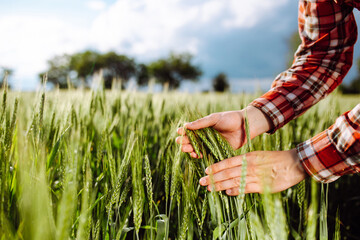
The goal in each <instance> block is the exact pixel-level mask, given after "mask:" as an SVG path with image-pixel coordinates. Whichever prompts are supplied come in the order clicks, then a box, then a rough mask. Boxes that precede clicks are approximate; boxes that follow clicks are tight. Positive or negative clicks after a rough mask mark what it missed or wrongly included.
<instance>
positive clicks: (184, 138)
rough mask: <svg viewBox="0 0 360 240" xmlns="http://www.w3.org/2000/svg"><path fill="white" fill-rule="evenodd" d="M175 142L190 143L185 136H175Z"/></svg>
mask: <svg viewBox="0 0 360 240" xmlns="http://www.w3.org/2000/svg"><path fill="white" fill-rule="evenodd" d="M176 142H177V143H178V144H183V145H184V144H189V143H190V141H189V138H188V137H186V136H180V137H177V138H176Z"/></svg>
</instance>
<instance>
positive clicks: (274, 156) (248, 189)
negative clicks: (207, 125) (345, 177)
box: [200, 149, 307, 196]
mask: <svg viewBox="0 0 360 240" xmlns="http://www.w3.org/2000/svg"><path fill="white" fill-rule="evenodd" d="M245 156H246V161H247V171H246V184H245V193H258V192H263V190H264V184H266V185H267V186H268V187H270V191H271V192H280V191H283V190H285V189H288V188H290V187H292V186H294V185H296V184H297V183H299V182H300V181H301V180H303V179H305V178H306V176H307V174H306V172H305V170H304V169H303V167H302V165H301V163H300V161H299V159H298V156H297V152H296V149H292V150H289V151H257V152H250V153H247V154H245ZM242 162H243V155H241V156H236V157H233V158H229V159H225V160H222V161H220V162H218V163H215V164H213V165H211V166H209V167H208V168H207V169H206V171H205V173H206V174H207V176H205V177H203V178H201V179H200V185H202V186H207V189H208V190H209V191H211V189H212V188H214V189H215V190H216V191H223V190H226V194H227V195H230V196H236V195H239V190H240V189H239V187H240V181H241V166H242ZM210 175H212V180H211V178H210ZM212 181H213V182H212ZM212 184H214V185H212ZM212 186H213V187H212Z"/></svg>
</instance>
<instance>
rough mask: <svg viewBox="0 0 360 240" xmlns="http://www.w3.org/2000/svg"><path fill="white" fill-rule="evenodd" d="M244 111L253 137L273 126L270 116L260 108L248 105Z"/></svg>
mask: <svg viewBox="0 0 360 240" xmlns="http://www.w3.org/2000/svg"><path fill="white" fill-rule="evenodd" d="M242 111H244V116H245V111H246V115H247V118H248V123H249V130H250V138H251V139H253V138H254V137H256V136H259V135H261V134H262V133H265V132H268V131H269V130H270V129H272V128H273V125H272V121H271V120H270V118H269V117H268V116H267V115H266V114H265V113H264V112H263V111H261V110H260V109H258V108H256V107H253V106H248V107H246V108H245V109H244V110H242Z"/></svg>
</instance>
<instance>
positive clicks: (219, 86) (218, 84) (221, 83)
mask: <svg viewBox="0 0 360 240" xmlns="http://www.w3.org/2000/svg"><path fill="white" fill-rule="evenodd" d="M212 85H213V89H214V91H215V92H225V91H228V90H229V88H230V85H229V81H228V78H227V76H226V74H225V73H219V74H218V75H216V76H215V78H214V79H213V81H212Z"/></svg>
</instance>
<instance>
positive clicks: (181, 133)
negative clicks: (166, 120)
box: [177, 127, 185, 136]
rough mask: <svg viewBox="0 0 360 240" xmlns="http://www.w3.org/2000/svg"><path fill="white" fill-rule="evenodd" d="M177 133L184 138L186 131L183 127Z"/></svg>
mask: <svg viewBox="0 0 360 240" xmlns="http://www.w3.org/2000/svg"><path fill="white" fill-rule="evenodd" d="M177 133H178V134H179V135H182V136H183V135H185V129H184V128H182V127H181V128H178V129H177Z"/></svg>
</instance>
